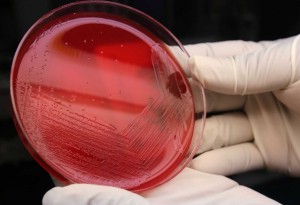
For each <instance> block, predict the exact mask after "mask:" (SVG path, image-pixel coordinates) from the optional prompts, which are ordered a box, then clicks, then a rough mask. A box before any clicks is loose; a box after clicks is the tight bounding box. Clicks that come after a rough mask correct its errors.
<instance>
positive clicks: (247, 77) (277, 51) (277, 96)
mask: <svg viewBox="0 0 300 205" xmlns="http://www.w3.org/2000/svg"><path fill="white" fill-rule="evenodd" d="M186 48H187V50H188V52H189V53H190V54H191V56H192V58H191V59H190V69H191V70H190V75H191V76H192V77H193V79H196V80H198V81H200V82H201V83H202V84H203V86H204V88H205V89H206V95H207V109H208V112H209V113H214V114H216V115H211V116H210V115H209V117H208V118H207V121H206V127H205V130H204V137H203V143H202V145H201V148H200V150H199V151H198V154H200V155H199V156H198V157H197V158H195V159H194V160H193V161H192V164H191V167H192V168H194V169H197V170H200V171H204V172H209V173H214V174H222V175H230V174H234V173H238V172H243V171H247V170H252V169H257V168H262V167H267V168H269V169H272V170H278V171H281V172H285V173H288V174H291V175H297V176H300V36H299V35H298V36H297V37H292V38H288V39H282V40H278V41H274V42H260V43H254V42H243V41H228V42H220V43H209V44H198V45H190V46H186ZM191 83H192V85H193V90H194V93H195V97H196V103H197V101H198V102H201V100H199V99H198V100H197V98H199V97H201V96H197V91H196V90H197V85H196V84H195V83H194V81H191ZM200 107H201V106H199V107H198V108H197V107H196V109H198V111H199V109H200ZM222 112H223V113H222ZM197 123H199V122H196V129H195V134H197Z"/></svg>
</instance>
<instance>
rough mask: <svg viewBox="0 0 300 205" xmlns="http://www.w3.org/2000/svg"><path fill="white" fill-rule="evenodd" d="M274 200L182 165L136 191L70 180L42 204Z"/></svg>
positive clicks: (267, 203) (267, 204) (192, 204)
mask: <svg viewBox="0 0 300 205" xmlns="http://www.w3.org/2000/svg"><path fill="white" fill-rule="evenodd" d="M201 204H216V205H218V204H246V205H247V204H251V205H253V204H263V205H277V204H278V203H277V202H275V201H273V200H271V199H269V198H267V197H265V196H263V195H261V194H259V193H257V192H255V191H253V190H251V189H249V188H246V187H243V186H239V185H238V184H237V183H236V182H234V181H232V180H230V179H228V178H226V177H223V176H218V175H212V174H207V173H201V172H199V171H196V170H193V169H190V168H186V169H184V170H183V171H182V172H181V173H180V174H179V175H178V176H176V177H175V178H173V179H172V180H170V181H168V182H166V183H165V184H163V185H161V186H159V187H157V188H155V189H152V190H150V191H147V192H144V193H141V194H140V195H138V194H135V193H132V192H129V191H126V190H122V189H118V188H114V187H106V186H98V185H90V184H73V185H69V186H66V187H56V188H53V189H51V190H50V191H48V192H47V193H46V195H45V196H44V198H43V205H201Z"/></svg>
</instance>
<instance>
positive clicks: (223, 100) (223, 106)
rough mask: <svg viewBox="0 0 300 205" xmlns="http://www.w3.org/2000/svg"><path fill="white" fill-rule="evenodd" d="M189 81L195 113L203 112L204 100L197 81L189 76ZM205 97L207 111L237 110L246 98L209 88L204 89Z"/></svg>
mask: <svg viewBox="0 0 300 205" xmlns="http://www.w3.org/2000/svg"><path fill="white" fill-rule="evenodd" d="M189 82H190V85H191V88H192V92H193V96H194V103H195V111H196V113H200V112H203V108H204V105H203V103H204V101H203V94H202V90H201V89H200V88H199V83H198V82H196V81H195V80H193V79H192V78H189ZM205 98H206V100H205V102H206V103H205V104H206V112H207V113H209V112H222V111H230V110H238V109H241V108H242V107H243V106H244V104H245V100H246V97H245V96H239V95H225V94H221V93H216V92H213V91H210V90H205Z"/></svg>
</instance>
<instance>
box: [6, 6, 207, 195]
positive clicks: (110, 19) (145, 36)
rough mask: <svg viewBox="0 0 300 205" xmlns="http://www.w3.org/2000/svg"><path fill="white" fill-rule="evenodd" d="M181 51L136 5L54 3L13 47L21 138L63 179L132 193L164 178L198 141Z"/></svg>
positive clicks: (14, 101) (13, 90)
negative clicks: (62, 4) (14, 48)
mask: <svg viewBox="0 0 300 205" xmlns="http://www.w3.org/2000/svg"><path fill="white" fill-rule="evenodd" d="M187 59H188V53H187V52H186V50H185V49H184V47H183V46H182V45H181V44H180V42H179V41H178V40H177V39H176V38H175V37H174V35H173V34H172V33H171V32H170V31H168V30H167V29H166V28H165V27H163V26H162V25H161V24H160V23H158V22H157V21H156V20H154V19H153V18H151V17H149V16H148V15H146V14H145V13H143V12H140V11H138V10H136V9H133V8H131V7H128V6H125V5H122V4H119V3H112V2H107V1H82V2H75V3H71V4H67V5H64V6H62V7H59V8H57V9H55V10H53V11H51V12H49V13H47V14H46V15H44V16H43V17H41V18H40V19H39V20H38V21H37V22H36V23H35V24H34V25H33V26H32V27H31V28H30V29H29V30H28V32H27V33H26V34H25V35H24V37H23V39H22V41H21V42H20V44H19V47H18V49H17V51H16V53H15V56H14V60H13V63H12V71H11V85H10V86H11V101H12V108H13V109H12V110H13V117H14V120H15V125H16V128H17V130H18V133H19V136H20V139H21V140H22V142H23V144H24V145H25V147H26V148H27V150H28V151H29V152H30V153H31V155H32V156H33V157H34V159H35V160H36V161H38V162H39V163H40V165H41V166H42V167H43V168H45V169H46V170H47V171H48V172H49V173H50V174H51V175H53V176H54V177H55V178H57V179H58V180H59V181H60V182H62V183H64V184H71V183H91V184H100V185H108V186H115V187H120V188H124V189H127V190H131V191H135V192H140V191H143V190H147V189H150V188H153V187H155V186H157V185H159V184H162V183H164V182H166V181H168V180H169V179H171V178H172V177H174V176H175V175H176V174H177V173H178V172H179V171H180V170H182V169H183V168H184V167H185V166H186V165H187V164H188V162H189V161H190V160H191V158H192V157H193V154H194V153H195V151H196V149H197V147H198V146H199V142H200V140H201V135H199V136H194V137H193V130H194V121H195V111H194V101H193V95H192V91H191V87H190V85H189V81H188V78H187V77H186V75H185V74H184V71H183V68H184V66H186V65H187ZM202 94H203V95H204V93H203V89H202ZM203 100H204V96H203ZM203 105H204V106H205V103H203ZM203 110H204V111H205V107H204V108H203ZM201 118H202V119H203V120H204V118H205V112H203V113H202V115H201ZM201 129H203V128H201Z"/></svg>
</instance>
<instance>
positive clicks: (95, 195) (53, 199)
mask: <svg viewBox="0 0 300 205" xmlns="http://www.w3.org/2000/svg"><path fill="white" fill-rule="evenodd" d="M94 204H101V205H148V204H149V202H148V201H147V200H146V199H144V198H143V197H141V196H139V195H137V194H134V193H132V192H129V191H126V190H123V189H119V188H115V187H109V186H99V185H91V184H72V185H69V186H66V187H55V188H53V189H51V190H49V191H48V192H47V193H46V194H45V196H44V197H43V205H94Z"/></svg>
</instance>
